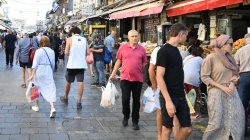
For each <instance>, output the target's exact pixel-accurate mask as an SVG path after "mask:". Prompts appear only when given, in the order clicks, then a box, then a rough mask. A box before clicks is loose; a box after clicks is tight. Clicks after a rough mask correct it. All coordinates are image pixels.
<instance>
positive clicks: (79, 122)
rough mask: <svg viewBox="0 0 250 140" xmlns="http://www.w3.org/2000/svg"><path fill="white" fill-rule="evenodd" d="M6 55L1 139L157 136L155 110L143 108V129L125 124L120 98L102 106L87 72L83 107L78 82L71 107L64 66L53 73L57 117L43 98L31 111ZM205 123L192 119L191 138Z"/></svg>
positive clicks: (0, 59)
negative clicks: (79, 105)
mask: <svg viewBox="0 0 250 140" xmlns="http://www.w3.org/2000/svg"><path fill="white" fill-rule="evenodd" d="M4 57H5V55H4V53H3V52H0V81H1V83H0V94H1V98H0V140H80V139H143V140H144V139H150V140H153V139H157V129H156V123H155V113H152V114H146V113H143V112H142V107H141V114H140V122H139V125H140V130H139V131H134V130H133V129H132V122H131V121H129V125H128V127H126V128H124V127H122V124H121V121H122V118H123V115H122V113H121V110H122V109H121V98H120V99H119V100H118V101H117V104H116V105H115V107H113V108H111V109H104V108H102V107H100V105H99V104H100V100H101V91H100V90H99V89H97V88H93V87H91V86H90V83H91V82H92V79H91V77H90V74H89V72H88V71H87V72H86V73H85V90H84V95H83V99H82V105H83V109H82V110H79V111H78V110H77V109H76V98H77V84H76V83H74V84H73V85H72V87H71V91H70V96H69V104H68V106H65V105H64V104H63V103H61V102H60V100H59V96H62V95H64V84H65V78H64V72H65V68H62V67H60V66H59V70H58V71H57V72H56V73H55V74H54V78H55V83H56V87H57V99H58V101H57V102H56V104H55V107H56V110H57V114H56V118H55V119H50V118H49V112H50V106H49V103H47V102H46V101H44V100H43V99H40V111H39V112H34V111H32V110H31V103H27V101H26V99H25V90H24V89H22V88H20V84H21V69H20V68H19V66H17V65H14V67H13V68H7V67H6V65H5V58H4ZM117 84H118V81H117ZM117 88H118V89H119V90H120V88H119V86H117ZM206 124H207V119H206V118H203V119H199V120H197V121H196V122H193V133H192V135H191V137H190V138H189V139H190V140H200V139H201V138H202V131H204V130H205V126H206Z"/></svg>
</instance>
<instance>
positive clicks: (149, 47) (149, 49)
mask: <svg viewBox="0 0 250 140" xmlns="http://www.w3.org/2000/svg"><path fill="white" fill-rule="evenodd" d="M156 46H157V44H156V43H153V44H149V45H147V46H146V48H145V49H146V53H147V54H151V53H152V52H153V50H154V49H155V48H156Z"/></svg>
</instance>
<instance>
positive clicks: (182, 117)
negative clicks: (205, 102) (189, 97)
mask: <svg viewBox="0 0 250 140" xmlns="http://www.w3.org/2000/svg"><path fill="white" fill-rule="evenodd" d="M172 102H173V104H174V106H175V109H176V113H175V115H176V116H177V118H178V120H179V122H180V125H181V127H191V119H190V111H189V107H188V104H187V101H186V98H185V97H182V98H172ZM160 104H161V113H162V125H163V126H165V127H167V128H172V127H173V119H174V118H171V117H170V116H169V115H168V112H167V109H166V106H165V99H164V98H163V96H162V95H160Z"/></svg>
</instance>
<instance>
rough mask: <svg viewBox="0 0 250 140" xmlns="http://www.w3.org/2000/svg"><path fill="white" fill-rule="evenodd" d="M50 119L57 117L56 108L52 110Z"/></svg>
mask: <svg viewBox="0 0 250 140" xmlns="http://www.w3.org/2000/svg"><path fill="white" fill-rule="evenodd" d="M49 117H50V118H55V117H56V109H55V108H52V109H51V111H50V115H49Z"/></svg>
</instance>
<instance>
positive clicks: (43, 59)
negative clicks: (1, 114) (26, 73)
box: [29, 36, 56, 118]
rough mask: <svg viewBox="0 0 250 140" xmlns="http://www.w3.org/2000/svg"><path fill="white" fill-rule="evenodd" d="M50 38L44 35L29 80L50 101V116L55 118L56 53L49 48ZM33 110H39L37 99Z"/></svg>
mask: <svg viewBox="0 0 250 140" xmlns="http://www.w3.org/2000/svg"><path fill="white" fill-rule="evenodd" d="M49 45H50V41H49V38H48V37H46V36H42V37H41V40H40V43H39V46H40V47H39V49H37V50H36V53H35V57H34V60H33V65H32V74H31V77H30V78H29V80H32V81H33V82H34V84H35V85H36V86H37V87H38V90H39V92H40V93H41V94H42V96H43V98H44V99H45V100H46V101H47V102H49V103H50V106H51V111H50V118H54V117H55V115H56V110H55V107H54V102H56V86H55V82H54V78H53V69H54V67H55V53H54V51H53V50H52V49H51V48H49V47H48V46H49ZM32 110H34V111H36V112H38V111H39V102H38V100H37V101H36V104H35V106H32Z"/></svg>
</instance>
